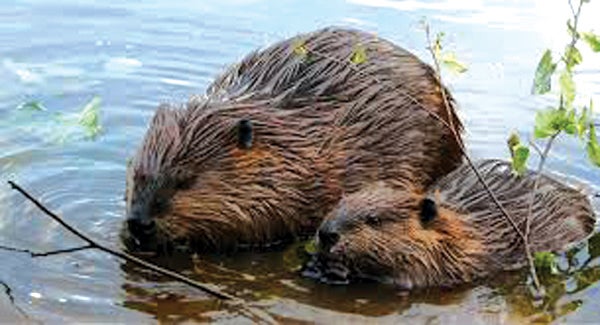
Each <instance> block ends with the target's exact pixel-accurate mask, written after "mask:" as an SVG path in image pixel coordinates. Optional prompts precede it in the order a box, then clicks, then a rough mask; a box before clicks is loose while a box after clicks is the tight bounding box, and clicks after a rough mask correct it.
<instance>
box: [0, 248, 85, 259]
mask: <svg viewBox="0 0 600 325" xmlns="http://www.w3.org/2000/svg"><path fill="white" fill-rule="evenodd" d="M90 248H94V247H93V246H91V245H85V246H78V247H72V248H65V249H59V250H55V251H49V252H41V253H39V252H34V251H31V250H29V249H25V248H16V247H10V246H4V245H0V250H4V251H10V252H17V253H27V254H29V255H30V256H31V257H46V256H52V255H58V254H64V253H73V252H77V251H81V250H84V249H90Z"/></svg>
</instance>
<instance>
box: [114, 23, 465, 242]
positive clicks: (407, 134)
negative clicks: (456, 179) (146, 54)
mask: <svg viewBox="0 0 600 325" xmlns="http://www.w3.org/2000/svg"><path fill="white" fill-rule="evenodd" d="M358 52H360V53H361V55H362V57H363V59H361V60H353V57H355V56H356V53H358ZM365 55H366V60H364V56H365ZM441 87H442V86H441V85H440V84H439V83H438V81H437V79H436V76H435V74H434V71H433V70H432V69H431V68H430V67H429V66H428V65H426V64H424V63H423V62H421V61H420V60H419V59H418V58H416V57H415V56H414V55H412V54H410V53H409V52H407V51H406V50H403V49H401V48H399V47H397V46H395V45H393V44H392V43H390V42H388V41H385V40H382V39H380V38H377V37H376V36H374V35H371V34H368V33H364V32H360V31H355V30H345V29H336V28H327V29H323V30H319V31H316V32H313V33H310V34H305V35H300V36H297V37H294V38H292V39H289V40H285V41H282V42H280V43H277V44H275V45H273V46H271V47H269V48H267V49H265V50H263V51H259V52H256V53H253V54H251V55H249V56H248V57H246V58H245V59H244V60H242V61H241V62H240V63H238V64H236V65H234V66H232V67H231V68H230V69H229V70H228V71H227V72H226V73H225V74H224V75H222V76H221V77H219V78H218V79H217V80H216V81H215V82H214V83H213V84H212V85H211V86H210V87H209V89H208V91H207V93H206V94H205V95H204V96H198V97H195V98H192V99H191V100H190V101H189V102H188V103H187V105H186V106H185V107H182V108H176V107H171V106H168V105H164V106H162V107H160V108H159V109H158V110H157V112H156V115H155V116H154V118H153V120H152V122H151V125H150V127H149V130H148V131H147V134H146V136H145V139H144V141H143V143H142V145H141V146H140V148H139V150H138V151H137V153H136V155H135V156H134V158H133V159H132V161H131V164H130V166H129V167H128V173H127V193H126V197H127V217H128V221H127V229H126V236H125V238H126V239H131V240H130V241H129V242H130V243H135V244H137V246H140V247H142V248H145V249H157V248H159V247H162V246H165V245H170V244H176V245H181V246H183V247H192V248H194V249H195V250H211V251H219V250H225V249H236V248H239V247H242V246H246V245H251V246H264V245H268V244H270V243H274V242H279V241H285V240H289V239H293V238H294V237H295V236H297V235H299V234H302V233H311V232H313V233H314V230H315V229H316V228H317V227H318V225H319V224H320V222H321V221H322V219H323V217H324V216H325V215H326V214H327V213H329V212H330V210H331V209H332V208H333V207H334V206H336V205H337V204H338V201H339V199H340V198H341V197H342V195H344V194H349V193H354V192H358V191H360V190H361V189H363V187H364V185H365V184H370V183H373V182H376V181H381V180H384V181H386V182H387V184H389V185H390V186H392V187H393V186H396V185H398V184H401V183H405V182H408V183H411V184H413V185H414V186H416V187H418V188H425V187H427V186H428V185H430V184H431V183H432V182H433V180H435V179H437V178H438V177H440V176H442V175H445V174H447V173H448V172H450V171H451V170H453V169H454V168H456V167H457V166H458V165H459V164H460V162H461V152H460V145H462V143H461V142H460V141H461V140H460V137H459V136H455V134H453V132H451V131H450V129H449V128H448V126H452V127H454V128H455V131H456V134H459V133H460V129H461V124H460V122H459V119H458V118H457V116H456V114H455V110H454V102H453V100H452V98H450V96H449V95H448V98H447V101H448V102H449V103H450V105H451V107H450V108H449V109H447V108H446V106H445V105H444V99H443V98H442V95H441V91H440V90H441ZM446 93H448V92H447V91H446Z"/></svg>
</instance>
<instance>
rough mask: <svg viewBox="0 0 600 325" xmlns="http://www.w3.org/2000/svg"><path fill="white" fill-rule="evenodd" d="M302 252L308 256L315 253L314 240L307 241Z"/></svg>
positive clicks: (315, 244) (315, 245)
mask: <svg viewBox="0 0 600 325" xmlns="http://www.w3.org/2000/svg"><path fill="white" fill-rule="evenodd" d="M304 250H305V251H306V252H307V253H309V254H315V253H317V251H318V249H317V243H316V242H315V240H314V239H311V240H309V241H308V242H307V243H306V244H305V245H304Z"/></svg>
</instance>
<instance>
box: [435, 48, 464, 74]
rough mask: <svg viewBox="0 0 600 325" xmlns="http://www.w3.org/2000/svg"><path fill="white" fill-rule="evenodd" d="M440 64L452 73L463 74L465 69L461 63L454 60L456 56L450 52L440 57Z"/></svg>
mask: <svg viewBox="0 0 600 325" xmlns="http://www.w3.org/2000/svg"><path fill="white" fill-rule="evenodd" d="M440 62H441V63H442V65H443V66H444V67H445V68H446V69H448V70H450V71H451V72H454V73H465V72H466V71H467V67H466V66H465V64H463V63H462V62H459V61H458V60H457V59H456V55H455V54H454V53H452V52H446V53H444V54H443V55H442V57H441V60H440Z"/></svg>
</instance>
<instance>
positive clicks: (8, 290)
mask: <svg viewBox="0 0 600 325" xmlns="http://www.w3.org/2000/svg"><path fill="white" fill-rule="evenodd" d="M0 286H2V287H4V293H6V295H7V296H8V300H9V301H10V304H11V305H12V306H13V307H15V309H16V310H17V312H18V313H19V314H21V316H23V317H25V318H27V319H28V320H30V319H29V316H27V314H26V313H25V311H24V310H23V309H21V307H19V306H17V304H16V303H15V297H14V296H13V294H12V289H11V288H10V287H9V286H8V284H6V282H4V281H1V280H0Z"/></svg>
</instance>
